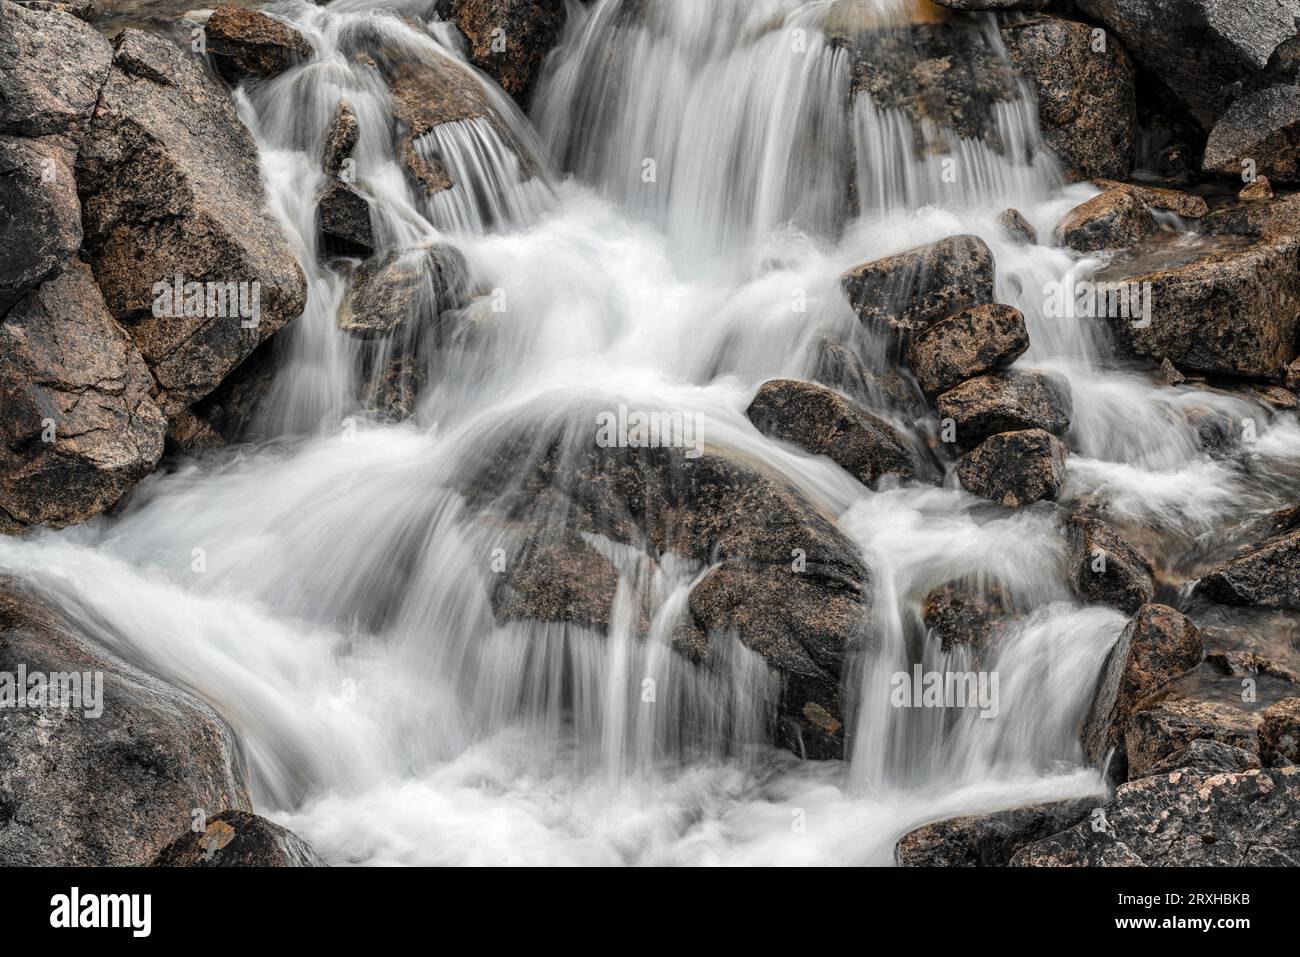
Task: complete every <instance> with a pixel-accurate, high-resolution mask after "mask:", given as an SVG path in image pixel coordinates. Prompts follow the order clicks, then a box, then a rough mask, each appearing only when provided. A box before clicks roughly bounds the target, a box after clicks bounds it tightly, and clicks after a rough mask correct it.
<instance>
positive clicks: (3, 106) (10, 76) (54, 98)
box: [0, 0, 113, 136]
mask: <svg viewBox="0 0 1300 957" xmlns="http://www.w3.org/2000/svg"><path fill="white" fill-rule="evenodd" d="M112 57H113V51H112V48H111V47H110V46H109V44H108V41H107V40H105V39H104V38H103V37H102V36H100V35H99V33H98V32H97V31H96V30H95V29H94V28H93V27H90V26H88V25H87V24H85V23H83V22H82V21H81V20H79V19H77V18H76V17H74V16H71V15H70V14H68V13H64V12H58V11H39V10H33V9H29V8H27V7H22V6H19V5H18V4H15V3H10V2H8V0H0V134H8V135H15V136H47V135H51V134H67V133H77V132H79V131H80V130H81V129H83V128H84V126H85V124H86V121H87V120H88V119H89V118H90V112H91V110H93V109H94V108H95V101H96V99H97V98H98V96H99V88H100V86H101V85H102V84H103V82H104V78H105V77H106V76H107V75H108V68H109V64H110V63H111V62H112Z"/></svg>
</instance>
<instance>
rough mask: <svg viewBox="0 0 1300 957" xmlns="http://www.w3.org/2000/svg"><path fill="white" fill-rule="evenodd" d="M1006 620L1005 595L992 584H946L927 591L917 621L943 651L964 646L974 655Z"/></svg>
mask: <svg viewBox="0 0 1300 957" xmlns="http://www.w3.org/2000/svg"><path fill="white" fill-rule="evenodd" d="M1009 617H1010V601H1009V599H1008V597H1007V593H1006V592H1005V591H1003V589H1002V588H1001V587H1000V586H998V585H996V584H991V585H989V586H988V587H986V588H979V587H977V586H976V585H974V584H972V583H970V582H965V581H959V582H949V583H948V584H946V585H940V586H939V587H938V588H934V589H931V590H930V592H929V593H928V594H927V595H926V596H925V601H924V602H923V603H922V605H921V620H922V621H923V622H924V623H925V627H926V630H927V632H928V633H929V634H930V636H931V637H934V638H938V639H939V646H940V648H942V650H944V651H951V650H952V649H953V648H955V647H957V646H958V645H965V646H967V647H968V648H970V649H971V650H972V651H973V652H975V654H976V655H979V654H981V653H983V652H984V651H986V650H987V649H988V648H989V646H990V645H991V643H992V639H993V637H994V636H995V635H996V634H997V633H998V632H999V631H1000V630H1001V629H1002V627H1003V626H1004V625H1005V624H1006V622H1007V619H1008V618H1009Z"/></svg>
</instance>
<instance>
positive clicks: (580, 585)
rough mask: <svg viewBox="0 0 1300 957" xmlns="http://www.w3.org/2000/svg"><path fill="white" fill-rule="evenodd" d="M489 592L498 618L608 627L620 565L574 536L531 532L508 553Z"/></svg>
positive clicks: (597, 627) (601, 628)
mask: <svg viewBox="0 0 1300 957" xmlns="http://www.w3.org/2000/svg"><path fill="white" fill-rule="evenodd" d="M493 585H494V587H493V590H492V594H491V600H492V611H493V613H494V614H495V616H496V619H497V621H498V622H507V621H527V620H535V621H550V622H566V623H572V624H576V625H582V626H584V627H587V628H594V629H596V630H598V631H602V632H604V631H608V630H609V625H610V613H611V611H612V608H613V604H614V593H615V592H616V591H617V590H618V570H617V569H616V568H615V567H614V564H613V563H612V562H611V561H610V560H609V559H608V558H606V557H605V556H604V555H602V554H601V553H600V552H598V551H597V550H596V549H595V548H593V547H592V546H591V545H589V544H587V543H586V542H585V541H583V540H582V539H581V538H580V537H578V536H573V537H572V538H567V539H563V540H549V539H547V538H546V537H545V536H537V535H530V536H525V537H523V539H522V540H521V542H520V544H519V546H518V547H517V548H516V549H514V550H512V552H511V553H510V554H508V556H507V559H506V564H505V569H504V570H503V571H501V572H499V573H497V575H496V578H495V581H494V583H493Z"/></svg>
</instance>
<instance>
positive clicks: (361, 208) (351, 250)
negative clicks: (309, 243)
mask: <svg viewBox="0 0 1300 957" xmlns="http://www.w3.org/2000/svg"><path fill="white" fill-rule="evenodd" d="M316 229H317V231H318V232H319V233H320V243H321V250H322V252H324V253H325V254H327V255H337V256H360V257H361V258H365V257H367V256H369V255H371V254H372V253H373V252H374V251H375V236H374V232H373V231H372V229H371V223H370V201H369V200H367V199H366V198H365V197H364V196H362V195H361V194H360V193H358V192H357V191H356V190H355V189H353V188H352V187H351V186H349V185H347V183H344V182H343V181H342V180H338V179H333V180H330V181H329V184H328V185H327V186H326V187H325V190H324V192H322V193H321V195H320V199H318V200H317V202H316Z"/></svg>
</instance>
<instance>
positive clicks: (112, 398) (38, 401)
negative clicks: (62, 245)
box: [0, 262, 167, 527]
mask: <svg viewBox="0 0 1300 957" xmlns="http://www.w3.org/2000/svg"><path fill="white" fill-rule="evenodd" d="M152 389H153V380H152V379H151V378H150V377H149V370H148V368H147V366H146V365H145V362H144V359H143V358H142V357H141V355H140V353H139V351H138V350H137V349H136V348H135V344H134V343H133V342H132V341H131V338H130V337H129V336H128V335H127V334H126V333H125V332H123V331H122V329H121V328H120V327H119V326H118V325H117V323H115V322H114V321H113V317H112V316H110V315H109V314H108V310H107V309H106V308H105V307H104V301H103V299H102V298H101V297H100V295H99V290H98V288H96V286H95V283H94V280H93V279H92V278H91V275H90V270H89V269H88V268H87V267H86V266H85V265H83V264H81V263H79V262H78V263H74V264H73V265H72V266H70V267H69V268H68V270H67V271H66V272H64V273H62V274H60V275H59V276H57V277H55V278H54V279H50V280H48V281H47V282H46V283H44V284H43V285H42V286H41V287H40V288H39V289H37V290H35V291H33V292H31V293H29V294H28V296H27V297H26V298H24V299H23V300H21V301H20V302H19V303H18V304H16V305H15V306H14V307H13V309H11V310H10V311H9V313H8V315H6V316H5V317H4V319H3V320H2V321H0V517H7V518H8V519H9V520H10V521H11V522H15V523H17V524H19V525H49V526H53V527H62V526H65V525H71V524H75V523H78V522H83V521H85V520H86V519H88V518H90V517H91V516H92V515H95V514H96V513H98V512H101V511H103V510H104V509H105V508H108V507H109V506H110V505H112V504H113V503H115V502H116V501H117V500H118V499H119V498H121V497H122V495H123V494H125V492H126V491H127V490H128V489H130V488H131V486H133V485H134V484H135V483H136V482H138V481H139V480H140V479H142V478H144V476H146V475H148V474H149V472H151V471H152V470H153V467H154V465H155V464H156V463H157V461H158V459H159V457H160V456H161V455H162V451H163V434H164V433H165V431H166V428H167V423H166V421H165V419H164V418H163V415H162V413H161V412H160V411H159V410H158V408H157V406H155V405H154V403H153V401H152V400H151V399H150V397H149V394H150V391H151V390H152Z"/></svg>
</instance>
